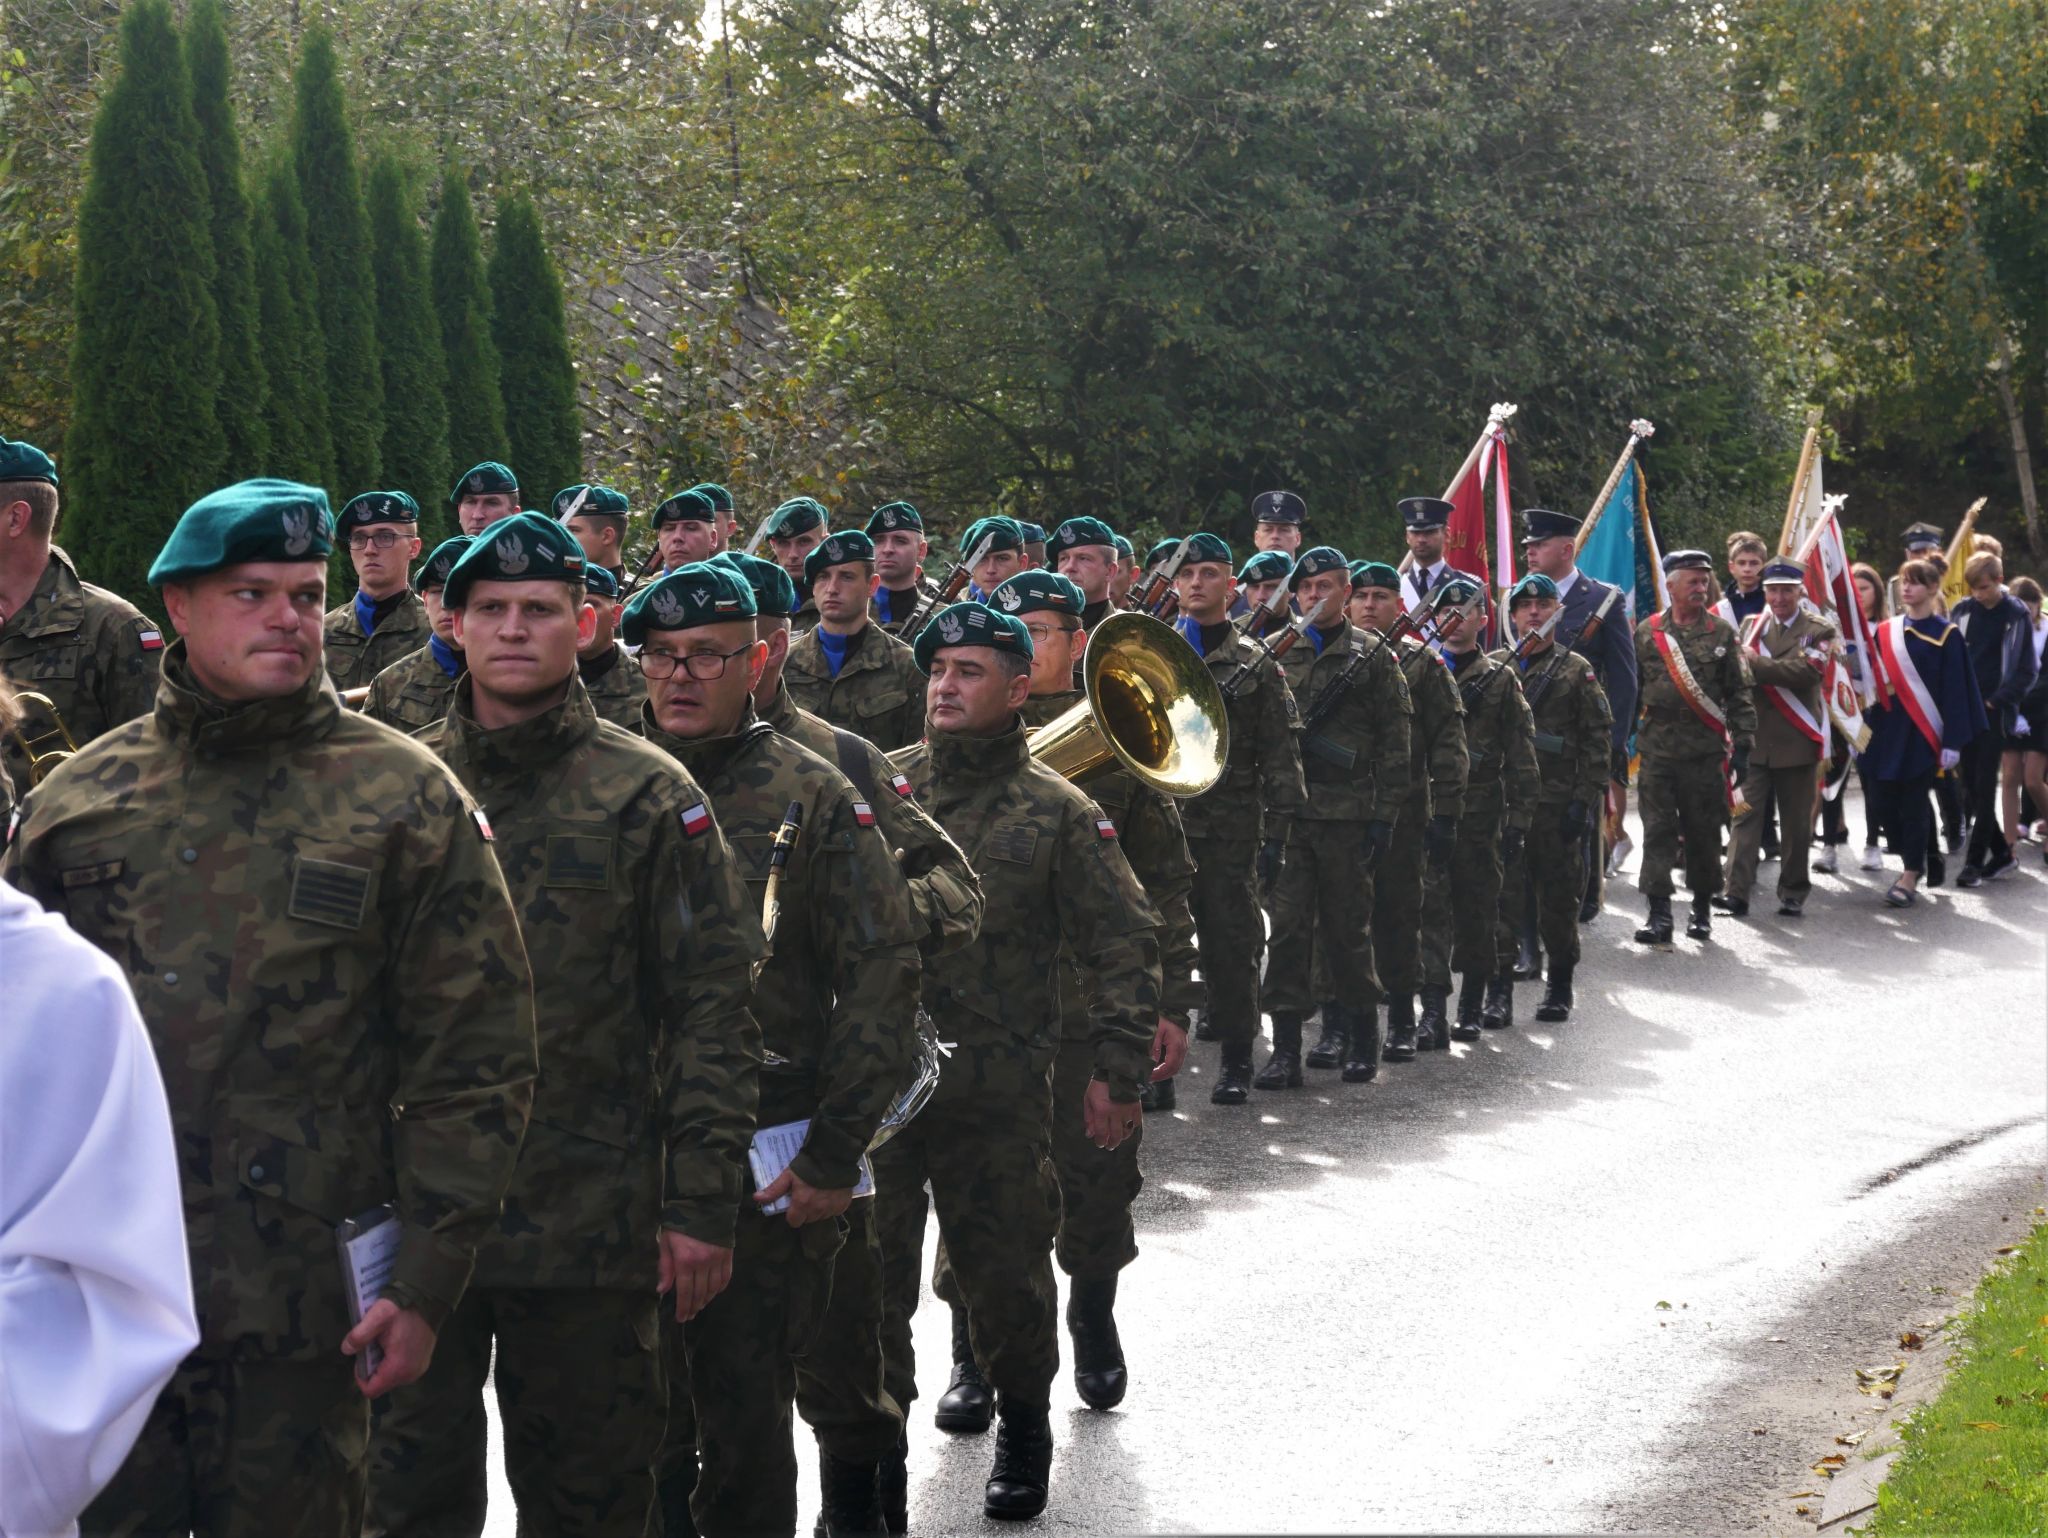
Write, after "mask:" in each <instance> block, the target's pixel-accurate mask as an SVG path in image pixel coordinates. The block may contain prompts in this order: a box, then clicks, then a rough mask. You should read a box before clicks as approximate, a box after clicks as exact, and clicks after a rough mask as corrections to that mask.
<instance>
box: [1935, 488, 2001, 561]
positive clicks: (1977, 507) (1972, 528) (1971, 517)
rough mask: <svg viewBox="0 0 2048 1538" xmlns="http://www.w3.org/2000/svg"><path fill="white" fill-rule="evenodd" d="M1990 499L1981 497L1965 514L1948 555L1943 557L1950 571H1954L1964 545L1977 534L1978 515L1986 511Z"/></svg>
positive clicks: (1957, 527)
mask: <svg viewBox="0 0 2048 1538" xmlns="http://www.w3.org/2000/svg"><path fill="white" fill-rule="evenodd" d="M1989 500H1990V498H1988V497H1979V498H1978V499H1977V500H1976V501H1974V502H1972V503H1971V504H1970V510H1969V511H1968V512H1967V513H1965V514H1963V521H1962V522H1961V523H1959V524H1957V525H1956V537H1955V538H1954V539H1952V540H1950V541H1949V542H1948V553H1947V555H1945V556H1944V557H1943V559H1944V560H1946V561H1947V562H1948V565H1949V570H1950V571H1954V570H1955V565H1956V561H1957V559H1958V558H1959V557H1960V556H1961V555H1962V552H1963V546H1964V543H1965V542H1966V541H1967V540H1968V539H1969V537H1970V536H1971V535H1972V534H1974V533H1976V532H1977V515H1978V514H1979V513H1981V512H1983V511H1984V504H1985V503H1986V502H1987V501H1989Z"/></svg>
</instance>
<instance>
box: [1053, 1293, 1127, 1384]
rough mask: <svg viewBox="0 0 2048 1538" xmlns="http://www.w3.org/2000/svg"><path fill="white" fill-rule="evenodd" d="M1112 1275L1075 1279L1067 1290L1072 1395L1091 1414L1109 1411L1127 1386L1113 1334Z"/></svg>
mask: <svg viewBox="0 0 2048 1538" xmlns="http://www.w3.org/2000/svg"><path fill="white" fill-rule="evenodd" d="M1115 1307H1116V1275H1115V1273H1114V1272H1112V1273H1111V1274H1110V1275H1108V1276H1077V1277H1075V1278H1074V1279H1073V1281H1072V1282H1071V1283H1070V1284H1069V1285H1068V1288H1067V1333H1068V1334H1070V1335H1072V1336H1073V1337H1074V1392H1075V1393H1077V1394H1079V1395H1080V1396H1081V1403H1083V1404H1084V1405H1086V1406H1087V1407H1088V1408H1089V1409H1091V1410H1113V1409H1115V1408H1116V1407H1117V1406H1118V1405H1119V1404H1121V1403H1123V1397H1124V1390H1125V1389H1126V1388H1128V1387H1129V1386H1130V1381H1131V1378H1130V1372H1129V1370H1128V1369H1126V1368H1125V1366H1124V1344H1123V1342H1122V1341H1121V1340H1120V1339H1118V1338H1117V1333H1116V1314H1115V1312H1114V1310H1115Z"/></svg>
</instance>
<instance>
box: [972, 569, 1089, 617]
mask: <svg viewBox="0 0 2048 1538" xmlns="http://www.w3.org/2000/svg"><path fill="white" fill-rule="evenodd" d="M988 602H989V607H990V608H992V609H1000V610H1002V611H1003V613H1005V614H1038V613H1042V612H1045V611H1047V610H1050V611H1051V612H1052V613H1054V614H1071V615H1073V616H1074V618H1075V619H1079V618H1080V617H1081V611H1082V610H1083V609H1085V608H1086V607H1087V606H1088V599H1087V596H1086V595H1085V594H1084V593H1082V591H1081V589H1080V587H1079V586H1077V585H1076V584H1075V582H1074V579H1073V578H1071V577H1063V576H1061V575H1060V574H1059V573H1058V572H1056V571H1047V570H1046V569H1045V568H1044V567H1042V566H1041V567H1034V568H1033V569H1032V570H1030V571H1020V572H1018V573H1017V574H1016V575H1015V576H1012V577H1005V578H1004V579H1003V580H1002V581H1001V582H998V583H997V584H996V590H995V591H994V592H993V593H990V594H989V595H988Z"/></svg>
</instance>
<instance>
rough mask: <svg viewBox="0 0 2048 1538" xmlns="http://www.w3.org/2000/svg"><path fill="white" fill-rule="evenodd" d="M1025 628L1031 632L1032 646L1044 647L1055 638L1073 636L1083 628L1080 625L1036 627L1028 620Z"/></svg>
mask: <svg viewBox="0 0 2048 1538" xmlns="http://www.w3.org/2000/svg"><path fill="white" fill-rule="evenodd" d="M1024 628H1025V629H1026V630H1028V631H1030V632H1031V644H1032V645H1034V646H1043V645H1045V643H1046V642H1047V641H1050V640H1051V639H1052V638H1053V637H1054V636H1056V635H1072V634H1073V633H1074V632H1075V631H1076V630H1079V629H1080V628H1081V627H1080V626H1079V625H1044V624H1040V625H1034V624H1032V623H1031V621H1029V620H1026V621H1025V622H1024Z"/></svg>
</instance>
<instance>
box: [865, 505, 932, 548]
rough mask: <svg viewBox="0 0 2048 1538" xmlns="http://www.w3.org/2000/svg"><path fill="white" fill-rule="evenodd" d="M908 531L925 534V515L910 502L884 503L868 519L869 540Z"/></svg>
mask: <svg viewBox="0 0 2048 1538" xmlns="http://www.w3.org/2000/svg"><path fill="white" fill-rule="evenodd" d="M906 530H908V531H911V532H914V533H918V534H922V533H923V532H924V516H923V514H921V513H919V512H918V510H917V509H916V508H914V507H912V506H911V505H910V504H909V503H908V502H884V503H883V504H882V505H881V506H880V507H878V508H876V509H875V511H874V513H873V514H872V515H871V516H870V517H869V519H868V529H867V534H868V538H869V539H873V538H874V537H875V536H876V535H877V534H898V533H902V532H904V531H906Z"/></svg>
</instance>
